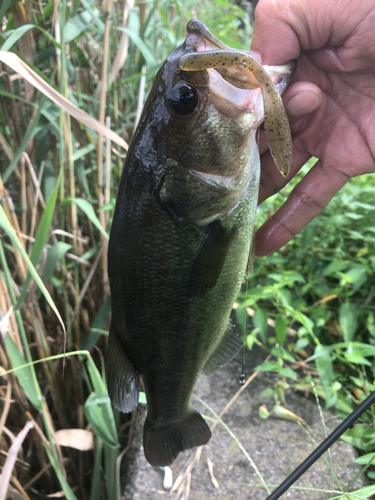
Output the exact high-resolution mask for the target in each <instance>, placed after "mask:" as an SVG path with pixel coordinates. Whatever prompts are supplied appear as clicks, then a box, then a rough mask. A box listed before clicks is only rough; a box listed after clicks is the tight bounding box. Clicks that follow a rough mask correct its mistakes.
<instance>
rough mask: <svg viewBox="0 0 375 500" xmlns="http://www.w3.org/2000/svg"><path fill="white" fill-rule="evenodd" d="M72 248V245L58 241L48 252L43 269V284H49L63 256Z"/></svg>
mask: <svg viewBox="0 0 375 500" xmlns="http://www.w3.org/2000/svg"><path fill="white" fill-rule="evenodd" d="M71 248H72V245H69V243H65V242H64V241H58V242H57V243H55V244H54V245H53V246H52V247H51V248H49V249H48V250H47V260H46V265H45V266H44V269H43V274H42V280H43V283H48V282H49V280H50V279H51V277H52V274H53V271H54V270H55V267H56V264H57V263H58V262H60V260H61V259H62V258H63V256H64V255H65V254H66V253H67V252H68V251H69V250H70V249H71Z"/></svg>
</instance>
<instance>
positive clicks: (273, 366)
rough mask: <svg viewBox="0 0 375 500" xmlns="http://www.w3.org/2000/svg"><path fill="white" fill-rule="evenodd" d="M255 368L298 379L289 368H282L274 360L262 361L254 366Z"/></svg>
mask: <svg viewBox="0 0 375 500" xmlns="http://www.w3.org/2000/svg"><path fill="white" fill-rule="evenodd" d="M255 370H258V371H260V372H271V373H278V374H279V375H282V376H283V377H289V378H292V379H293V380H297V379H298V377H297V374H296V373H295V372H294V371H293V370H292V369H291V368H284V367H282V366H279V365H278V364H277V363H275V362H274V361H267V362H264V363H262V364H261V365H258V366H257V367H256V368H255Z"/></svg>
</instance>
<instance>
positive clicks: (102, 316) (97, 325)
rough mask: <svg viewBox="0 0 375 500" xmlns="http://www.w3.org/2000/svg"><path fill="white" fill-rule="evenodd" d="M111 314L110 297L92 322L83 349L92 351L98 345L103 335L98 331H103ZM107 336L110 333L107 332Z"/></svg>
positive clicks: (82, 344) (82, 343) (83, 342)
mask: <svg viewBox="0 0 375 500" xmlns="http://www.w3.org/2000/svg"><path fill="white" fill-rule="evenodd" d="M110 312H111V300H110V297H108V298H107V300H106V301H105V302H104V304H103V305H102V306H101V308H100V309H99V311H98V314H97V315H96V316H95V319H94V321H93V322H92V325H91V328H90V330H89V332H88V333H87V335H86V336H85V337H84V339H83V340H82V342H81V346H80V348H81V349H86V350H87V351H91V349H92V348H93V347H94V345H95V344H96V342H97V340H98V338H99V337H100V336H101V335H102V334H103V333H102V332H99V331H98V330H102V329H103V328H104V326H105V325H106V323H107V321H108V318H109V314H110ZM106 335H108V332H106Z"/></svg>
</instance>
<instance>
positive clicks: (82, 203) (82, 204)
mask: <svg viewBox="0 0 375 500" xmlns="http://www.w3.org/2000/svg"><path fill="white" fill-rule="evenodd" d="M68 203H75V204H76V205H77V207H79V208H80V209H81V210H82V212H84V213H85V214H86V215H87V217H88V218H89V219H90V220H91V222H92V223H93V224H94V226H96V227H97V228H98V229H99V231H100V232H101V233H102V234H103V235H104V236H105V237H106V239H107V240H108V239H109V236H108V233H107V232H106V230H105V229H104V228H103V226H102V225H101V224H100V221H99V219H98V218H97V216H96V214H95V211H94V208H93V206H92V205H91V203H90V202H89V201H87V200H84V199H82V198H66V199H65V200H63V201H62V202H61V206H62V207H64V206H66V205H67V204H68Z"/></svg>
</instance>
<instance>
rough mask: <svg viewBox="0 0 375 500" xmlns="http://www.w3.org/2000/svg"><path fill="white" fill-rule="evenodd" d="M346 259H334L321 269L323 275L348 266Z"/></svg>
mask: <svg viewBox="0 0 375 500" xmlns="http://www.w3.org/2000/svg"><path fill="white" fill-rule="evenodd" d="M348 263H349V262H348V261H347V260H334V261H332V262H331V263H330V264H329V265H328V266H327V267H326V268H325V269H324V271H323V276H331V275H332V274H335V273H336V272H337V271H342V270H343V269H345V268H346V267H347V266H348Z"/></svg>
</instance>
